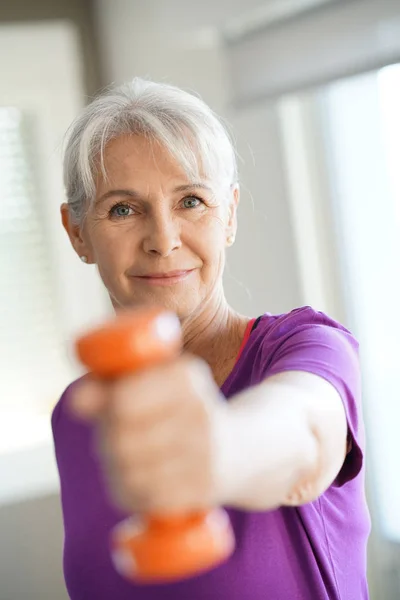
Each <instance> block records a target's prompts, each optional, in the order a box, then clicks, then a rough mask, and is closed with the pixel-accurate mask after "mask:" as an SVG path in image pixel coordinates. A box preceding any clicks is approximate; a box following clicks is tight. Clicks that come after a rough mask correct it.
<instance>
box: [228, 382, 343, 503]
mask: <svg viewBox="0 0 400 600" xmlns="http://www.w3.org/2000/svg"><path fill="white" fill-rule="evenodd" d="M283 375H284V374H283ZM300 377H301V374H300ZM321 385H322V392H325V393H327V395H328V398H327V400H325V398H319V399H318V400H320V401H319V402H318V404H319V405H322V406H325V407H327V408H326V410H328V414H324V415H323V418H322V419H319V418H318V415H317V416H316V415H315V414H314V413H313V409H312V407H313V405H314V400H313V398H312V393H313V392H312V391H310V389H309V388H308V387H307V386H305V387H303V386H301V385H299V386H296V385H294V384H293V382H291V381H290V376H289V378H285V376H283V377H280V376H277V377H273V378H271V379H270V380H268V381H266V382H264V383H262V384H260V385H258V386H256V387H254V388H252V389H250V390H247V391H245V392H243V393H241V394H239V395H238V396H236V397H235V398H233V399H232V400H231V401H230V403H229V405H228V409H227V410H228V415H229V416H228V421H230V426H229V427H228V428H227V432H228V433H227V434H226V438H225V441H224V443H223V446H224V447H223V450H222V451H221V452H220V454H219V456H220V461H219V465H218V470H219V475H218V476H219V477H221V478H222V479H221V481H223V488H224V489H225V490H226V499H224V501H225V502H226V504H229V505H231V506H236V507H239V508H244V509H247V510H268V509H272V508H275V507H277V506H281V505H283V504H290V505H297V504H302V503H304V502H307V501H310V500H312V499H313V498H314V497H315V496H317V495H318V494H319V493H321V492H322V491H323V489H322V488H324V487H327V485H329V484H330V483H331V480H332V479H333V473H334V471H335V470H336V469H338V468H340V461H343V459H344V454H343V456H341V450H339V451H338V454H339V457H337V456H334V457H333V459H332V456H327V452H326V448H325V447H324V444H325V445H326V441H325V440H322V439H321V422H322V423H323V420H324V419H325V421H326V422H328V421H329V419H331V420H332V419H333V421H334V424H335V427H336V425H337V423H336V421H338V419H339V420H340V419H343V418H344V415H343V414H341V412H340V408H339V409H338V408H337V405H336V404H335V402H336V399H334V402H333V406H334V410H333V411H332V414H329V407H330V400H331V399H330V398H329V393H330V392H331V391H333V394H335V393H336V392H335V390H333V388H332V390H330V389H329V388H328V386H329V384H327V383H326V382H322V384H321ZM324 386H325V387H326V388H327V391H326V390H325V387H324ZM329 387H330V386H329ZM317 388H318V382H317ZM339 402H340V399H339ZM324 403H325V404H324ZM314 412H315V411H314ZM317 412H318V411H317ZM338 415H339V416H338ZM335 420H336V421H335ZM343 427H344V428H345V427H346V425H345V421H344V423H343V422H342V421H340V422H339V438H340V440H339V447H341V436H342V431H341V429H340V428H342V429H343ZM343 438H344V440H345V433H343ZM328 442H329V440H328ZM343 443H344V442H343ZM336 448H337V444H336V439H335V440H333V441H332V444H331V447H330V448H328V450H329V452H330V453H331V454H332V452H333V453H334V454H335V453H336ZM329 452H328V454H329ZM325 463H326V465H327V469H326V471H327V472H326V473H322V472H321V470H322V469H323V468H324V466H325ZM331 463H332V464H331ZM332 465H333V466H332Z"/></svg>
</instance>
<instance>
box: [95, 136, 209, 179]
mask: <svg viewBox="0 0 400 600" xmlns="http://www.w3.org/2000/svg"><path fill="white" fill-rule="evenodd" d="M103 167H104V171H105V174H106V178H105V177H104V172H103V169H98V177H97V184H98V185H100V186H101V187H103V186H104V185H105V184H107V182H108V183H109V182H112V183H117V182H122V181H124V182H129V181H132V182H133V181H135V182H136V183H138V182H140V181H146V182H151V181H155V180H157V181H159V180H160V179H162V180H163V181H164V182H166V181H173V182H176V181H177V180H179V182H181V183H182V184H184V183H189V180H190V177H189V176H188V174H187V173H186V172H185V170H184V168H183V167H182V165H180V164H179V162H178V161H177V160H176V158H175V157H174V156H172V154H171V153H170V152H169V151H168V149H167V148H166V147H165V146H163V145H162V144H161V143H159V142H157V141H156V140H149V139H147V138H146V137H145V136H138V135H123V136H120V137H118V138H115V139H113V140H111V141H110V142H109V143H108V144H107V145H106V147H105V150H104V154H103ZM200 179H201V178H200Z"/></svg>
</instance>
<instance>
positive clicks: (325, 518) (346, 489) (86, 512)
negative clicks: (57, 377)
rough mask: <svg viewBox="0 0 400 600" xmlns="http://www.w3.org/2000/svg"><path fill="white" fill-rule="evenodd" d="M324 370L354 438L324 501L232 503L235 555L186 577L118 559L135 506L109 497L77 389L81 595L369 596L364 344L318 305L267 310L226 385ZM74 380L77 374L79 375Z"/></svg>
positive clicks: (75, 488) (147, 599)
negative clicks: (146, 573) (125, 571)
mask: <svg viewBox="0 0 400 600" xmlns="http://www.w3.org/2000/svg"><path fill="white" fill-rule="evenodd" d="M291 370H301V371H308V372H310V373H315V374H317V375H319V376H321V377H323V378H324V379H327V380H328V381H329V382H331V383H332V384H333V385H334V386H335V388H336V389H337V391H338V392H339V394H340V396H341V398H342V400H343V404H344V407H345V410H346V414H347V422H348V430H349V438H350V442H351V444H350V447H351V450H350V452H349V454H348V455H347V458H346V460H345V463H344V466H343V468H342V469H341V472H340V473H339V475H338V477H337V479H336V481H335V482H334V483H333V484H332V485H331V486H330V487H329V489H328V490H326V492H325V493H324V494H323V495H322V496H320V497H319V498H318V500H316V501H315V502H311V503H309V504H307V505H305V506H301V507H298V508H292V507H283V508H279V509H277V510H272V511H269V512H258V513H257V512H247V511H242V510H236V509H235V510H233V509H228V513H229V516H230V519H231V521H232V525H233V528H234V531H235V535H236V544H237V545H236V550H235V552H234V554H233V556H232V557H231V558H230V559H229V560H228V561H227V562H226V563H224V564H223V565H221V566H219V567H217V568H216V569H214V570H212V571H210V572H208V573H206V574H203V575H200V576H196V577H193V578H191V579H188V580H186V581H181V582H178V583H172V584H168V585H146V586H138V585H135V584H133V583H131V582H128V581H126V580H125V579H124V578H123V577H121V576H120V575H119V574H118V573H117V572H116V570H115V569H114V566H113V564H112V562H111V559H110V552H109V534H110V530H111V529H112V528H113V527H114V525H116V524H117V523H118V522H119V521H121V520H122V519H123V518H125V517H126V516H127V515H126V514H124V513H122V512H120V511H119V510H118V509H116V508H115V507H114V506H113V505H112V504H111V503H110V501H109V499H108V495H107V491H106V489H105V487H104V484H103V478H102V472H101V466H100V464H99V462H98V460H97V457H96V454H95V451H94V444H93V443H92V442H93V440H92V435H93V429H92V427H91V426H90V425H87V424H84V423H82V422H79V421H77V420H75V419H74V418H72V417H71V416H70V415H69V412H68V407H67V404H68V390H69V389H70V387H69V388H67V390H66V392H65V393H64V394H63V396H62V398H61V399H60V401H59V403H58V404H57V406H56V407H55V409H54V412H53V416H52V427H53V434H54V440H55V451H56V458H57V463H58V469H59V473H60V480H61V499H62V508H63V515H64V526H65V543H64V574H65V580H66V584H67V588H68V591H69V594H70V597H71V599H72V600H111V599H112V600H206V599H207V600H225V599H226V600H228V599H229V600H266V599H270V600H365V599H366V598H368V591H367V583H366V546H367V539H368V535H369V531H370V520H369V514H368V509H367V505H366V500H365V494H364V467H363V454H364V430H363V422H362V416H361V399H360V395H361V393H360V374H359V363H358V344H357V342H356V340H355V339H354V338H353V337H352V335H351V334H350V333H349V332H348V331H347V330H346V329H344V328H343V327H342V326H341V325H339V324H338V323H336V322H335V321H333V320H332V319H330V318H329V317H327V316H326V315H324V314H322V313H320V312H316V311H314V310H313V309H312V308H310V307H304V308H299V309H296V310H294V311H292V312H290V313H288V314H283V315H277V316H273V315H270V314H265V315H263V316H262V318H261V320H260V321H259V323H258V326H257V328H256V329H255V330H254V331H253V332H252V334H251V336H250V338H249V340H248V342H247V344H246V346H245V348H244V350H243V352H242V354H241V356H240V358H239V360H238V362H237V363H236V366H235V367H234V369H233V371H232V372H231V374H230V375H229V376H228V378H227V380H226V381H225V383H224V384H223V386H222V388H221V389H222V392H223V394H224V395H225V397H226V398H229V397H231V396H233V395H235V394H236V393H238V392H240V391H241V390H243V389H245V388H248V387H249V386H252V385H255V384H257V383H259V382H260V381H262V380H263V379H265V378H267V377H269V376H271V375H272V374H275V373H280V372H282V371H291ZM72 385H73V384H72Z"/></svg>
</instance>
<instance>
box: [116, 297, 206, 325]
mask: <svg viewBox="0 0 400 600" xmlns="http://www.w3.org/2000/svg"><path fill="white" fill-rule="evenodd" d="M179 296H180V295H178V296H177V295H172V294H165V293H164V294H163V293H152V294H143V295H140V297H139V296H135V297H134V298H124V299H123V300H122V301H120V302H115V301H113V306H114V308H115V310H116V311H118V310H129V309H131V308H139V307H140V308H143V307H145V306H149V307H154V306H157V307H160V308H165V310H168V311H171V312H173V313H175V314H176V315H177V316H178V317H179V319H181V320H182V319H185V318H186V317H188V316H189V315H190V314H192V313H193V312H195V311H196V310H197V309H198V307H199V303H198V301H197V300H196V299H194V298H190V297H188V295H187V294H185V297H184V298H183V297H179ZM182 296H183V295H182Z"/></svg>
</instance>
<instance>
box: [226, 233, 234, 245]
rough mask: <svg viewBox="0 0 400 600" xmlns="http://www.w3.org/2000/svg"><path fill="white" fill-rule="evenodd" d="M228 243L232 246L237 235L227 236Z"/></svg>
mask: <svg viewBox="0 0 400 600" xmlns="http://www.w3.org/2000/svg"><path fill="white" fill-rule="evenodd" d="M226 241H227V244H228V246H232V244H233V242H234V241H235V236H234V235H230V236H228V237H227V238H226Z"/></svg>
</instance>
